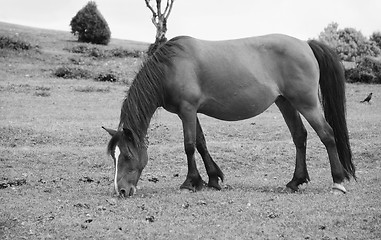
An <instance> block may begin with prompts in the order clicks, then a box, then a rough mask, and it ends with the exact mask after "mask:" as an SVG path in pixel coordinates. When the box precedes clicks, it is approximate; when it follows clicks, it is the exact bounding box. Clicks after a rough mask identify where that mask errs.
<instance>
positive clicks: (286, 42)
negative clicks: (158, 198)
mask: <svg viewBox="0 0 381 240" xmlns="http://www.w3.org/2000/svg"><path fill="white" fill-rule="evenodd" d="M319 88H320V95H321V100H320V98H319ZM345 99H346V98H345V79H344V74H343V67H342V64H341V63H340V61H339V59H338V57H337V55H336V54H335V52H334V51H333V50H332V49H330V48H329V47H327V46H326V45H324V44H322V43H319V42H317V41H315V40H312V41H308V42H305V41H301V40H298V39H296V38H293V37H289V36H285V35H279V34H273V35H266V36H260V37H252V38H244V39H237V40H227V41H204V40H198V39H195V38H192V37H176V38H173V39H171V40H170V41H168V42H167V43H165V44H164V45H163V46H162V47H160V48H159V49H158V50H157V51H156V52H155V53H154V54H153V55H152V56H151V57H149V58H148V59H147V60H146V61H145V62H144V63H143V65H142V67H141V69H140V70H139V72H138V73H137V75H136V77H135V79H134V81H133V82H132V84H131V87H130V89H129V91H128V94H127V96H126V98H125V100H124V102H123V105H122V109H121V114H120V123H119V127H118V129H117V130H111V129H106V128H105V129H106V130H107V131H108V132H109V134H110V135H111V136H112V138H111V140H110V142H109V144H108V152H109V154H110V155H111V156H112V158H113V159H114V164H115V183H114V184H115V191H116V194H117V195H121V196H132V195H133V194H134V193H135V192H136V184H137V182H138V180H139V177H140V175H141V173H142V170H143V169H144V167H145V166H146V164H147V161H148V156H147V144H146V134H147V128H148V126H149V124H150V120H151V118H152V115H153V114H154V112H155V111H156V109H157V108H158V107H163V108H164V109H166V110H167V111H169V112H172V113H175V114H177V115H178V116H179V117H180V119H181V121H182V125H183V133H184V148H185V153H186V157H187V163H188V174H187V176H186V179H185V181H184V183H183V184H182V185H181V188H185V189H190V190H194V191H196V190H199V189H201V188H202V186H203V184H204V182H203V180H202V179H201V176H200V174H199V172H198V169H197V166H196V162H195V156H194V154H195V150H196V149H197V151H198V152H199V153H200V155H201V157H202V159H203V162H204V164H205V168H206V171H207V174H208V177H209V182H208V186H209V187H213V188H216V189H221V187H220V185H219V180H222V181H223V179H224V175H223V173H222V171H221V170H220V168H219V167H218V165H217V164H216V163H215V162H214V161H213V159H212V158H211V156H210V154H209V152H208V149H207V146H206V142H205V138H204V134H203V132H202V128H201V125H200V122H199V120H198V117H197V113H202V114H205V115H207V116H210V117H214V118H217V119H220V120H225V121H239V120H243V119H248V118H251V117H254V116H256V115H258V114H260V113H262V112H263V111H265V110H266V109H267V108H268V107H269V106H270V105H272V104H273V103H274V102H275V104H276V105H277V106H278V108H279V109H280V111H281V113H282V115H283V117H284V119H285V121H286V124H287V126H288V128H289V130H290V132H291V135H292V139H293V141H294V143H295V147H296V165H295V172H294V175H293V178H292V180H291V181H290V182H289V183H288V184H287V185H286V186H287V187H288V188H289V189H291V190H293V191H297V190H298V186H299V185H301V184H303V183H307V182H308V181H309V180H310V178H309V175H308V172H307V166H306V138H307V132H306V129H305V127H304V125H303V122H302V120H301V117H300V114H302V115H303V116H304V117H305V119H306V120H307V121H308V123H309V124H310V125H311V126H312V128H313V129H314V130H315V131H316V133H317V134H318V136H319V138H320V140H321V142H322V143H323V144H324V146H325V147H326V149H327V152H328V157H329V163H330V166H331V173H332V178H333V190H335V191H337V192H343V193H345V192H346V190H345V188H344V186H343V185H342V183H343V181H344V180H345V179H348V180H349V179H350V177H351V176H352V177H354V178H356V177H355V167H354V165H353V163H352V153H351V148H350V144H349V138H348V130H347V124H346V110H345V101H346V100H345ZM322 109H323V110H324V114H323V111H322Z"/></svg>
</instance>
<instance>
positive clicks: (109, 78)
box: [95, 73, 118, 82]
mask: <svg viewBox="0 0 381 240" xmlns="http://www.w3.org/2000/svg"><path fill="white" fill-rule="evenodd" d="M95 80H96V81H99V82H117V81H118V77H117V76H116V75H115V74H114V73H100V74H99V75H98V76H97V77H96V78H95Z"/></svg>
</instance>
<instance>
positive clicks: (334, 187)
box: [332, 183, 347, 195]
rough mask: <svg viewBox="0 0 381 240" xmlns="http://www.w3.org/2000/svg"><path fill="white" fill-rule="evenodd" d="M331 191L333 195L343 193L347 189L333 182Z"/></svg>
mask: <svg viewBox="0 0 381 240" xmlns="http://www.w3.org/2000/svg"><path fill="white" fill-rule="evenodd" d="M332 193H333V194H335V195H338V194H345V193H347V190H346V189H345V187H344V186H343V185H341V184H340V183H334V184H333V185H332Z"/></svg>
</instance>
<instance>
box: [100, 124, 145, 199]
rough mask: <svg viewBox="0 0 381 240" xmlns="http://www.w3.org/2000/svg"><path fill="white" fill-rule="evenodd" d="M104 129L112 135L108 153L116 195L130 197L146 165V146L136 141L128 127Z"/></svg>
mask: <svg viewBox="0 0 381 240" xmlns="http://www.w3.org/2000/svg"><path fill="white" fill-rule="evenodd" d="M104 129H105V130H106V131H107V132H108V133H109V134H110V135H111V137H112V138H111V140H110V142H109V144H108V153H109V154H110V155H111V157H112V158H113V160H114V166H115V176H114V188H115V193H116V195H117V196H121V197H130V196H132V195H134V194H135V192H136V185H137V183H138V181H139V178H140V175H141V173H142V171H143V169H144V167H145V166H146V165H147V161H148V155H147V148H146V146H145V145H144V144H138V143H137V142H136V140H135V139H134V136H133V134H132V132H131V130H130V129H123V131H115V130H111V129H107V128H104ZM141 145H142V146H141Z"/></svg>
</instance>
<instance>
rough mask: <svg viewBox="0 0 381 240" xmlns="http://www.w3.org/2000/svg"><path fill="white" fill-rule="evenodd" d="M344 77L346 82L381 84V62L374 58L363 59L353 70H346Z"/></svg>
mask: <svg viewBox="0 0 381 240" xmlns="http://www.w3.org/2000/svg"><path fill="white" fill-rule="evenodd" d="M345 76H346V79H347V80H348V82H362V83H378V84H381V60H380V59H377V58H374V57H364V58H362V59H361V60H360V61H359V62H358V63H357V66H356V67H355V68H352V69H347V70H346V71H345Z"/></svg>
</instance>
